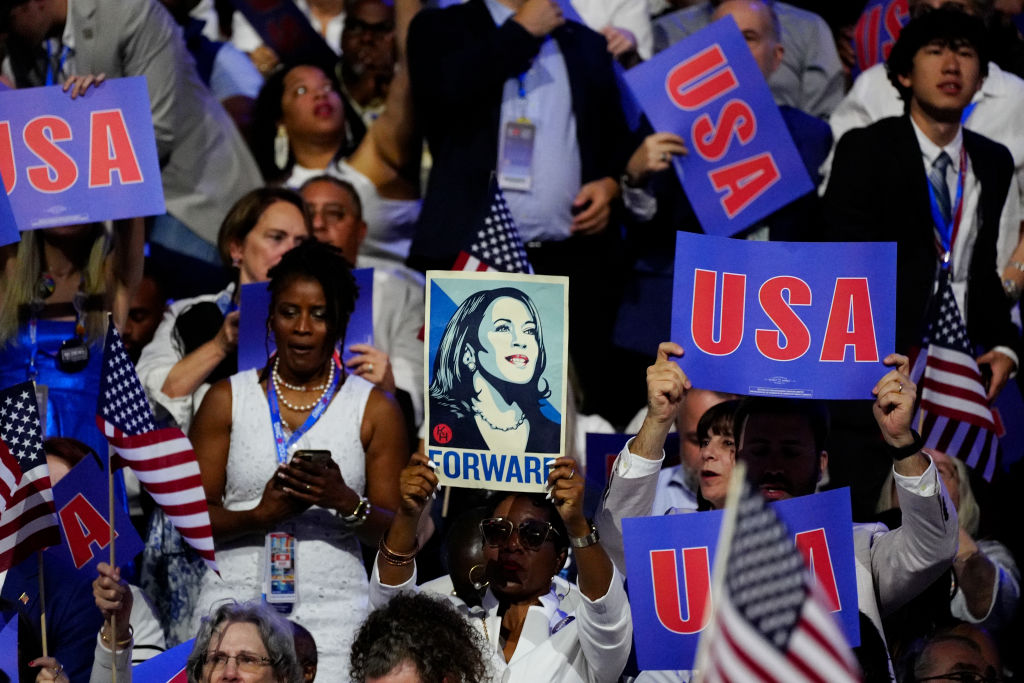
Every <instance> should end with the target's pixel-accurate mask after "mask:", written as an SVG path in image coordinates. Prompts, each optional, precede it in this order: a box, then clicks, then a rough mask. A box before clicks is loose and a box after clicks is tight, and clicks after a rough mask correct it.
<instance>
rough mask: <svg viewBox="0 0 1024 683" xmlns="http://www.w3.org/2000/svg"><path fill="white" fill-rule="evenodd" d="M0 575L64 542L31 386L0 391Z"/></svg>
mask: <svg viewBox="0 0 1024 683" xmlns="http://www.w3.org/2000/svg"><path fill="white" fill-rule="evenodd" d="M0 439H2V441H3V443H0V488H3V489H5V490H4V496H3V498H4V507H3V509H2V510H0V571H3V570H5V569H10V568H11V567H13V566H14V565H16V564H19V563H20V562H22V561H23V560H25V559H26V558H28V557H29V556H30V555H31V554H32V553H34V552H35V551H37V550H41V549H42V548H45V547H47V546H51V545H57V544H58V543H60V531H59V529H58V526H57V516H56V514H55V511H54V505H53V491H52V490H51V488H50V470H49V468H48V467H47V466H46V452H45V451H44V450H43V430H42V427H41V426H40V424H39V407H38V405H37V404H36V391H35V387H34V386H33V384H32V382H23V383H22V384H16V385H15V386H13V387H8V388H7V389H4V390H3V391H0Z"/></svg>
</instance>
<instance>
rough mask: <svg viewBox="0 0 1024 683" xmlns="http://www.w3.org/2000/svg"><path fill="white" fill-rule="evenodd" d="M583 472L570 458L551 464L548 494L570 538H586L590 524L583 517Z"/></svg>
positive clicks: (560, 459)
mask: <svg viewBox="0 0 1024 683" xmlns="http://www.w3.org/2000/svg"><path fill="white" fill-rule="evenodd" d="M583 479H584V477H583V472H580V471H578V469H577V464H576V461H575V460H573V459H572V458H558V459H557V460H555V461H554V462H552V463H551V472H550V473H549V474H548V488H549V489H550V493H549V494H548V495H549V497H550V498H551V501H552V502H553V503H554V504H555V507H556V508H558V514H559V515H560V516H561V517H562V521H563V522H565V528H566V529H568V530H569V533H570V534H571V535H572V536H577V537H580V536H586V535H587V534H589V533H590V523H589V522H588V521H587V518H586V517H584V516H583V488H584V487H583Z"/></svg>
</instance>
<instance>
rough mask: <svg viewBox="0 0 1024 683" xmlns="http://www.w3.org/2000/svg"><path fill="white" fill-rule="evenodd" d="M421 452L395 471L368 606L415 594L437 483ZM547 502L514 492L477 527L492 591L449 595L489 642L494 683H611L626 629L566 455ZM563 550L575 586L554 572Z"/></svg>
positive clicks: (623, 654)
mask: <svg viewBox="0 0 1024 683" xmlns="http://www.w3.org/2000/svg"><path fill="white" fill-rule="evenodd" d="M429 463H430V461H429V460H428V459H427V457H426V456H425V455H423V454H422V453H417V454H415V455H414V456H413V457H412V460H411V461H410V462H409V465H408V467H406V468H405V469H404V470H402V474H401V482H400V486H401V506H400V507H399V509H398V512H397V513H396V514H395V519H394V523H393V524H392V525H391V528H390V530H389V531H388V534H387V537H386V538H385V539H384V540H382V541H381V543H380V550H379V552H378V553H377V561H376V564H375V565H374V571H373V576H372V580H371V584H370V601H371V604H372V605H373V607H374V608H378V607H381V606H382V605H384V604H386V603H387V602H388V601H389V600H390V599H391V597H392V596H394V595H396V594H398V593H400V592H403V591H408V590H414V589H415V586H414V580H415V579H414V576H415V565H414V561H415V557H416V552H417V550H418V547H417V541H416V529H417V523H418V520H419V517H420V513H421V512H422V510H423V508H424V507H425V506H426V505H427V503H428V502H429V501H430V498H431V496H432V494H433V492H434V490H435V488H436V487H437V476H436V475H435V474H434V472H433V470H432V469H431V468H430V467H429ZM547 481H548V486H547V487H548V491H549V493H548V494H547V495H546V496H542V495H540V494H539V493H535V494H530V493H512V494H509V495H507V496H504V497H503V498H500V499H499V501H498V503H497V505H496V506H494V507H493V508H492V510H491V513H490V516H489V517H487V518H486V519H484V520H482V521H481V522H480V533H481V536H482V538H483V542H484V546H485V548H484V557H485V560H486V563H487V579H488V580H489V582H490V583H489V585H488V587H487V591H486V593H485V594H484V596H483V600H482V602H481V606H482V609H481V608H480V607H475V608H470V607H469V606H467V605H466V604H465V603H463V602H462V600H460V599H459V598H458V597H456V596H454V595H449V596H448V600H450V601H451V602H452V604H453V605H454V607H455V608H456V610H457V611H458V612H460V613H461V614H462V615H463V617H464V618H465V619H466V620H467V621H469V623H470V624H472V625H473V627H474V628H476V629H477V631H478V632H479V633H480V635H482V636H483V638H484V640H485V641H486V645H485V646H484V652H483V654H484V657H485V659H486V660H487V664H488V669H489V673H490V674H491V678H492V679H493V680H504V681H509V682H511V683H515V682H518V681H529V682H530V683H534V682H535V681H541V680H543V681H559V682H560V683H573V682H582V681H588V682H590V681H609V682H610V681H617V680H618V679H619V674H621V673H622V669H623V667H624V666H625V664H626V659H627V658H628V657H629V649H630V645H629V644H630V640H631V639H632V634H633V623H632V620H631V617H630V612H629V605H628V603H627V600H626V594H625V591H624V589H623V586H622V577H621V576H620V575H619V574H618V573H617V572H616V571H615V569H614V567H613V566H612V562H611V560H610V559H609V558H608V555H607V553H606V552H605V550H604V548H603V547H602V546H601V543H600V540H599V538H598V534H597V531H596V529H595V527H594V525H593V524H591V523H590V522H588V521H587V520H586V518H584V516H583V509H582V505H583V489H584V485H583V477H582V476H580V473H579V472H578V471H577V469H576V462H575V461H574V460H573V459H572V458H558V459H557V460H555V461H554V462H553V463H552V469H551V472H550V474H549V476H548V480H547ZM569 546H572V548H573V554H574V555H575V558H576V563H577V566H578V568H579V576H578V582H577V583H576V584H572V583H569V582H567V581H565V580H563V579H562V578H561V577H560V576H558V572H559V570H561V568H562V566H563V565H564V564H565V560H566V556H567V553H568V548H569Z"/></svg>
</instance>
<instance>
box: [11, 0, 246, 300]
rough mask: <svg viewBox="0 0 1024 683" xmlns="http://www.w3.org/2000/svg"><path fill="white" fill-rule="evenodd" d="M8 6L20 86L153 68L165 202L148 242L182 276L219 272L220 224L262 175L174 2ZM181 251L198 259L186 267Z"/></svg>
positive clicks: (83, 0) (19, 2) (27, 1)
mask: <svg viewBox="0 0 1024 683" xmlns="http://www.w3.org/2000/svg"><path fill="white" fill-rule="evenodd" d="M2 14H4V15H7V16H6V17H4V16H0V20H2V19H4V18H6V19H7V23H8V25H9V27H10V32H11V45H10V54H9V57H10V72H11V74H12V75H13V77H14V79H15V82H16V84H17V86H18V87H33V86H38V85H46V84H61V83H63V82H64V80H65V79H66V78H67V77H68V76H71V75H74V74H82V75H84V74H101V73H102V74H106V76H107V77H108V78H118V77H122V76H143V75H144V76H146V83H147V87H148V89H149V103H150V110H151V112H152V115H153V130H154V132H155V134H156V146H157V154H158V155H159V158H160V169H161V177H162V180H163V186H164V196H165V198H166V201H167V215H165V216H160V217H158V218H157V220H156V223H155V225H154V227H153V230H152V233H151V235H150V241H151V242H154V243H156V244H155V245H152V246H163V247H164V248H166V249H167V250H169V252H170V253H169V258H175V259H177V261H176V265H177V267H176V268H175V269H174V270H175V271H176V273H177V275H178V277H179V278H180V277H181V273H183V272H187V273H188V274H189V278H190V279H193V278H194V277H195V276H196V275H197V274H199V272H200V271H201V270H202V266H203V265H204V264H208V265H209V268H210V269H212V271H213V272H214V273H215V274H220V273H221V272H222V266H220V258H219V256H218V254H217V249H216V246H214V245H215V244H216V241H217V229H218V227H219V226H220V224H221V222H222V221H223V220H224V216H225V215H227V212H228V209H230V208H231V205H232V204H234V202H235V201H236V200H237V199H238V198H239V197H241V196H242V195H243V194H245V193H246V192H248V191H249V190H252V189H254V188H256V187H259V186H260V185H262V179H261V178H260V174H259V170H258V169H257V168H256V164H255V162H254V161H253V160H252V157H251V155H250V154H249V151H248V148H247V147H246V145H245V142H244V141H243V139H242V136H241V135H240V134H239V132H238V130H237V129H236V128H235V126H234V124H233V123H232V121H231V118H230V117H229V116H228V115H227V112H226V111H225V110H224V108H223V107H221V105H220V103H219V102H218V101H217V100H216V98H215V97H214V96H213V95H212V94H211V93H210V91H209V90H207V89H206V87H205V86H204V85H203V84H202V82H201V81H200V80H199V76H198V75H197V73H196V70H195V64H194V62H193V60H192V57H191V56H190V55H189V53H188V50H187V49H186V47H185V43H184V40H183V39H182V34H181V29H180V28H179V27H178V26H177V24H175V23H174V20H173V19H172V18H171V15H170V14H168V12H167V10H166V9H164V7H163V6H162V5H161V4H160V3H159V2H157V1H156V0H14V1H13V2H12V3H9V4H7V3H5V8H4V11H3V12H2ZM48 56H49V59H47V57H48ZM154 255H155V254H154ZM181 257H192V259H194V265H195V266H196V267H195V268H193V267H192V265H193V264H190V265H189V266H188V267H183V266H184V262H183V261H181V260H180V258H181ZM197 269H198V270H197ZM175 281H177V280H175ZM203 291H208V290H203ZM171 294H172V295H175V296H181V295H182V292H180V291H172V292H171Z"/></svg>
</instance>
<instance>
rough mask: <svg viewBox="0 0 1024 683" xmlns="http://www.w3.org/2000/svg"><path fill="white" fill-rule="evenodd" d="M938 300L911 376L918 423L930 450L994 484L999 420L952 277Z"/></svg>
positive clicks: (943, 277) (944, 280)
mask: <svg viewBox="0 0 1024 683" xmlns="http://www.w3.org/2000/svg"><path fill="white" fill-rule="evenodd" d="M936 297H938V299H937V305H935V306H934V308H933V312H932V316H931V318H930V320H929V321H928V331H927V333H926V334H925V339H924V344H923V348H922V349H921V351H920V352H919V353H918V355H917V358H916V359H915V362H914V368H913V370H912V372H911V378H912V379H913V380H914V382H916V383H917V385H918V386H919V387H920V391H919V393H920V395H921V401H920V405H919V407H918V415H917V419H916V420H915V423H916V424H918V425H920V427H919V431H920V432H921V438H922V439H923V440H924V443H925V446H927V447H928V448H934V449H935V450H939V451H942V452H943V453H946V454H948V455H951V456H954V457H957V458H960V459H961V460H963V461H964V462H966V463H967V464H968V465H969V466H970V467H973V468H975V469H976V470H978V471H979V472H980V473H981V474H982V475H983V476H984V477H985V479H986V480H988V481H991V480H992V475H993V474H995V471H996V469H997V468H998V463H999V455H1000V450H999V438H998V437H997V436H996V425H995V419H994V418H993V415H992V409H991V408H989V406H988V399H987V398H986V392H985V387H984V385H983V384H982V379H981V372H980V371H979V370H978V363H977V362H976V361H975V360H974V354H973V353H972V348H971V342H970V339H968V337H967V328H966V326H965V325H964V320H963V316H961V315H960V308H959V307H958V306H957V303H956V298H955V297H954V296H953V289H952V287H951V286H950V283H949V276H948V274H947V273H943V274H942V275H941V276H940V281H939V289H938V291H937V292H936Z"/></svg>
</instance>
